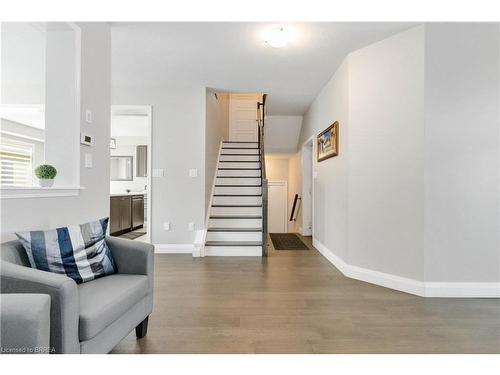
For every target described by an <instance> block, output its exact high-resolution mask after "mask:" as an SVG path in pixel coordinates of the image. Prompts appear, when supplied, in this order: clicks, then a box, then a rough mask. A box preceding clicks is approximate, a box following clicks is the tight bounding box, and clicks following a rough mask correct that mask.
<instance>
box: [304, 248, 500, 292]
mask: <svg viewBox="0 0 500 375" xmlns="http://www.w3.org/2000/svg"><path fill="white" fill-rule="evenodd" d="M313 246H314V247H315V248H316V249H317V250H318V251H319V252H320V253H321V255H323V256H324V257H325V258H326V259H327V260H328V261H329V262H330V263H332V264H333V265H334V266H335V267H336V268H337V269H338V270H339V271H340V272H342V274H344V276H346V277H349V278H352V279H356V280H360V281H364V282H368V283H371V284H375V285H380V286H383V287H386V288H390V289H395V290H399V291H401V292H405V293H410V294H414V295H417V296H420V297H447V298H500V283H488V282H467V283H463V282H423V281H419V280H415V279H409V278H405V277H401V276H396V275H393V274H389V273H385V272H379V271H374V270H370V269H368V268H363V267H358V266H353V265H350V264H348V263H346V262H345V261H344V260H343V259H341V258H340V257H338V256H337V255H335V254H334V253H333V252H332V251H331V250H330V249H328V248H327V247H326V246H325V245H323V244H322V243H321V242H319V241H318V240H316V239H313Z"/></svg>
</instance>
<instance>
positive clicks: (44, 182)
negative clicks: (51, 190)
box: [38, 178, 54, 187]
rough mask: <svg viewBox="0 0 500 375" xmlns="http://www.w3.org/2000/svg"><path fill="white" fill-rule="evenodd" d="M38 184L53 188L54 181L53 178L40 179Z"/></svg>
mask: <svg viewBox="0 0 500 375" xmlns="http://www.w3.org/2000/svg"><path fill="white" fill-rule="evenodd" d="M38 183H39V184H40V186H41V187H51V186H52V185H54V179H53V178H39V179H38Z"/></svg>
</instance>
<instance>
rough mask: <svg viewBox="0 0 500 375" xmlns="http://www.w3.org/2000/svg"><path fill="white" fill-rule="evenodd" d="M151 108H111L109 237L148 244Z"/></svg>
mask: <svg viewBox="0 0 500 375" xmlns="http://www.w3.org/2000/svg"><path fill="white" fill-rule="evenodd" d="M151 144H152V108H151V106H143V105H113V106H111V139H110V145H109V148H110V222H109V230H110V235H112V236H116V237H122V238H126V239H130V240H137V241H143V242H151V227H152V225H151V216H152V214H151V213H152V209H151V208H152V205H151V202H152V187H151V165H152V163H151Z"/></svg>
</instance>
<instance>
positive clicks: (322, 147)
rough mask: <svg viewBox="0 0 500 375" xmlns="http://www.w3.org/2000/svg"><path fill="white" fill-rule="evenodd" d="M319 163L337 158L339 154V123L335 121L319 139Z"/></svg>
mask: <svg viewBox="0 0 500 375" xmlns="http://www.w3.org/2000/svg"><path fill="white" fill-rule="evenodd" d="M317 149H318V161H323V160H325V159H328V158H331V157H332V156H337V155H338V154H339V122H338V121H335V122H334V123H333V124H332V125H330V126H329V127H328V128H326V129H325V130H323V131H322V132H321V133H320V134H319V135H318V138H317Z"/></svg>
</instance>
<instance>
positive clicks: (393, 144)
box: [341, 26, 424, 280]
mask: <svg viewBox="0 0 500 375" xmlns="http://www.w3.org/2000/svg"><path fill="white" fill-rule="evenodd" d="M423 64H424V28H423V27H422V26H421V27H417V28H413V29H411V30H408V31H406V32H403V33H400V34H397V35H396V36H393V37H391V38H388V39H386V40H383V41H381V42H378V43H375V44H372V45H371V46H368V47H366V48H362V49H360V50H358V51H356V52H354V53H352V54H351V55H350V56H349V146H348V147H349V165H348V169H349V183H348V190H349V192H348V207H349V210H348V224H347V225H348V238H349V255H348V259H349V263H350V264H353V265H356V266H360V267H365V268H370V269H372V270H376V271H381V272H387V273H390V274H393V275H397V276H404V277H408V278H414V279H419V280H421V279H422V278H423V210H424V199H423V198H424V194H423V150H424V129H423V126H422V124H423V109H424V65H423ZM341 129H342V128H341ZM341 137H342V134H341ZM341 152H342V151H341Z"/></svg>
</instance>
